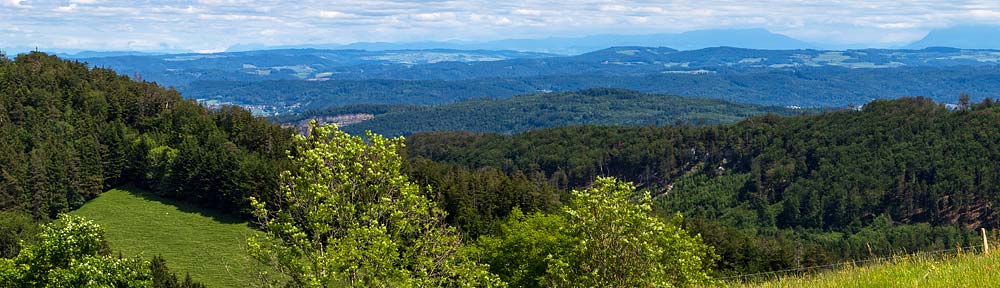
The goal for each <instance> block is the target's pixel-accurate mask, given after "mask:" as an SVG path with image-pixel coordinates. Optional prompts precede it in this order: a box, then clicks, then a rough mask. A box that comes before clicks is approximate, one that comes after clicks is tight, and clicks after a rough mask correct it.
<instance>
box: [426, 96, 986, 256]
mask: <svg viewBox="0 0 1000 288" xmlns="http://www.w3.org/2000/svg"><path fill="white" fill-rule="evenodd" d="M969 106H970V107H968V109H964V110H962V109H958V110H949V109H947V108H946V107H945V106H944V105H940V104H937V103H934V102H932V101H931V100H929V99H926V98H904V99H899V100H893V101H887V100H879V101H874V102H871V103H869V104H867V105H865V107H864V108H863V109H861V110H860V111H837V112H828V113H824V114H821V115H814V116H798V117H776V116H773V115H769V116H762V117H755V118H750V119H748V120H745V121H742V122H740V123H737V124H733V125H723V126H713V127H690V126H679V127H590V126H583V127H562V128H554V129H544V130H537V131H531V132H527V133H523V134H517V135H512V136H506V135H498V134H472V133H462V132H435V133H424V134H415V135H412V136H411V137H408V139H407V141H408V142H407V145H408V146H407V150H408V151H407V153H408V155H409V156H410V157H411V158H412V159H422V158H423V159H428V160H431V161H435V162H439V163H448V164H454V165H459V166H463V167H465V168H467V169H472V170H476V169H498V170H501V171H504V172H505V173H507V174H508V175H511V174H515V173H520V174H525V175H544V176H543V177H541V178H542V179H540V181H536V185H548V186H554V187H558V188H560V189H567V190H568V189H577V188H581V187H588V186H589V185H591V184H592V183H591V179H594V178H595V177H598V176H602V175H610V176H615V177H618V178H620V179H623V180H627V181H633V182H634V183H636V184H637V185H638V187H639V188H640V189H642V190H646V191H649V192H650V193H651V194H652V195H653V196H654V199H655V200H654V203H655V205H654V209H655V210H656V212H657V213H658V214H659V215H663V216H666V217H669V216H670V215H673V214H674V213H676V212H680V213H682V214H684V215H685V216H687V220H686V221H685V223H684V225H685V226H687V227H688V228H689V231H692V232H694V233H700V234H702V235H711V236H712V237H706V238H705V241H706V242H708V243H709V244H710V245H712V246H715V247H717V248H718V249H717V252H718V253H719V254H720V255H721V256H722V261H721V262H720V270H722V271H723V272H722V273H723V274H739V273H755V272H762V271H770V270H780V269H787V268H796V267H805V266H809V265H822V264H826V263H830V262H834V261H841V260H850V259H860V258H869V257H871V256H872V254H874V255H889V254H892V253H897V252H899V251H918V250H930V249H935V250H936V249H946V248H952V247H955V246H956V245H962V246H965V245H966V244H968V243H969V242H970V241H971V240H972V239H973V238H972V237H971V235H973V233H972V231H970V229H971V228H978V227H990V226H994V225H996V224H997V217H996V213H995V212H994V210H993V209H991V208H989V207H993V206H994V205H1000V203H997V202H998V201H1000V200H998V199H1000V198H997V196H996V195H1000V192H998V190H997V187H1000V185H997V183H996V179H1000V166H998V165H995V164H993V163H992V162H991V160H990V159H1000V143H998V142H996V141H993V140H992V139H998V138H1000V128H998V126H997V125H996V123H997V121H1000V120H998V119H1000V109H998V107H997V106H996V105H995V104H994V103H993V102H992V101H983V102H982V103H979V104H970V105H969ZM532 179H535V178H532ZM879 223H883V224H879ZM917 235H922V236H917ZM867 246H871V247H872V249H871V251H869V250H868V248H867Z"/></svg>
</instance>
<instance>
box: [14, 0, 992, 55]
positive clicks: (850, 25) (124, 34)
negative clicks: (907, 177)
mask: <svg viewBox="0 0 1000 288" xmlns="http://www.w3.org/2000/svg"><path fill="white" fill-rule="evenodd" d="M963 24H979V25H1000V1H997V0H989V1H979V0H975V1H926V0H915V1H905V0H891V1H889V0H875V1H855V0H827V1H796V0H765V1H728V0H662V1H659V0H639V1H611V0H584V1H575V0H565V1H536V0H509V1H505V0H471V1H449V0H401V1H388V0H367V1H343V0H330V1H294V0H288V1H271V0H268V1H245V0H200V1H163V0H139V1H118V0H62V1H42V0H39V1H35V0H0V47H2V48H7V49H11V48H10V47H41V48H44V49H81V50H99V51H110V50H139V51H142V50H191V51H197V52H215V51H222V50H225V49H226V48H228V47H229V46H231V45H234V44H264V45H295V44H328V43H342V44H346V43H351V42H376V41H382V42H416V41H444V40H468V41H487V40H497V39H509V38H543V37H551V36H584V35H594V34H607V33H616V34H647V33H669V32H683V31H690V30H699V29H726V28H764V29H768V30H770V31H772V32H776V33H781V34H784V35H788V36H791V37H794V38H797V39H800V40H804V41H809V42H815V43H828V44H863V45H866V46H870V47H892V46H898V45H903V44H906V43H909V42H912V41H916V40H919V39H920V38H921V37H923V36H924V35H925V34H927V32H928V31H930V30H932V29H935V28H943V27H949V26H954V25H963Z"/></svg>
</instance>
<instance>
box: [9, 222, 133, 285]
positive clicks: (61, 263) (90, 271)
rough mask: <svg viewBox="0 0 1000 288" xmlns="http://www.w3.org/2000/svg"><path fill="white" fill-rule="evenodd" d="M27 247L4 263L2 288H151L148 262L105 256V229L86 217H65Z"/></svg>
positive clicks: (42, 230)
mask: <svg viewBox="0 0 1000 288" xmlns="http://www.w3.org/2000/svg"><path fill="white" fill-rule="evenodd" d="M37 238H38V242H37V243H34V244H30V245H25V246H24V247H22V249H21V251H20V253H18V255H17V256H16V257H14V258H13V259H0V287H151V286H152V275H151V273H150V270H149V266H148V263H146V262H145V261H140V260H135V259H128V258H118V257H111V256H107V255H102V253H101V251H102V250H105V249H104V244H103V243H104V229H102V228H101V227H100V226H98V225H97V224H95V223H94V222H92V221H90V220H87V219H84V218H82V217H76V216H69V215H65V214H64V215H60V216H59V219H58V220H57V221H55V222H53V223H50V224H46V225H45V226H43V227H42V229H41V232H39V233H38V236H37Z"/></svg>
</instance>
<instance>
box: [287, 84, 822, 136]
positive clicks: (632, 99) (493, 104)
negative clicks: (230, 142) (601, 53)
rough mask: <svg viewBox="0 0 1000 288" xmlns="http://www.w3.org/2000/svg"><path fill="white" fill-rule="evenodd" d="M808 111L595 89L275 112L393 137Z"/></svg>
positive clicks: (713, 120) (719, 120)
mask: <svg viewBox="0 0 1000 288" xmlns="http://www.w3.org/2000/svg"><path fill="white" fill-rule="evenodd" d="M808 112H815V111H814V110H813V109H805V110H803V109H790V108H780V107H767V106H757V105H750V104H738V103H731V102H726V101H721V100H714V99H703V98H687V97H680V96H672V95H660V94H643V93H639V92H636V91H631V90H623V89H596V88H595V89H588V90H583V91H578V92H565V93H543V94H532V95H520V96H514V97H511V98H507V99H498V100H491V99H483V100H472V101H463V102H458V103H454V104H445V105H434V106H385V105H354V106H346V107H335V108H331V109H324V110H317V111H309V112H308V113H302V114H299V115H295V116H290V117H278V118H277V119H276V120H277V121H280V122H286V123H288V122H302V121H307V119H310V118H314V117H321V116H335V115H349V114H372V115H374V118H373V119H371V120H367V121H363V122H361V123H357V124H351V125H344V126H343V127H342V128H343V129H344V131H347V132H349V133H353V134H358V135H360V134H363V133H364V132H365V131H372V132H375V133H378V134H382V135H386V136H396V135H409V134H413V133H414V132H426V131H470V132H497V133H505V134H509V133H519V132H525V131H529V130H534V129H539V128H552V127H562V126H572V125H623V126H667V125H677V124H678V123H697V124H702V125H717V124H723V123H732V122H736V121H739V120H742V119H744V118H747V117H751V116H759V115H764V114H767V113H773V114H777V115H798V114H802V113H808Z"/></svg>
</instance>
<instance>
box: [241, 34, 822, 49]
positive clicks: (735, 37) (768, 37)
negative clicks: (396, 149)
mask: <svg viewBox="0 0 1000 288" xmlns="http://www.w3.org/2000/svg"><path fill="white" fill-rule="evenodd" d="M614 46H651V47H670V48H674V49H678V50H695V49H702V48H708V47H719V46H730V47H740V48H749V49H819V48H821V47H820V46H819V45H814V44H810V43H806V42H803V41H800V40H796V39H793V38H791V37H788V36H785V35H781V34H776V33H772V32H770V31H767V30H765V29H715V30H695V31H689V32H683V33H658V34H644V35H615V34H606V35H593V36H584V37H550V38H541V39H505V40H497V41H486V42H470V41H449V42H412V43H386V42H360V43H352V44H346V45H340V44H309V45H285V46H266V45H260V44H247V45H234V46H232V47H230V48H229V50H227V51H228V52H239V51H251V50H264V49H296V48H316V49H360V50H369V51H381V50H409V49H461V50H513V51H531V52H542V53H554V54H562V55H577V54H582V53H587V52H591V51H596V50H600V49H604V48H608V47H614Z"/></svg>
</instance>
